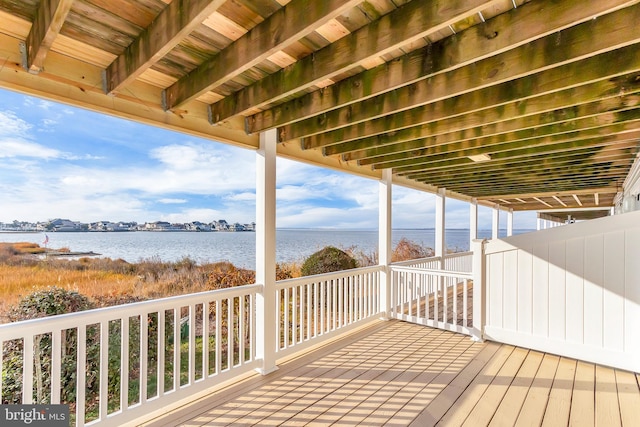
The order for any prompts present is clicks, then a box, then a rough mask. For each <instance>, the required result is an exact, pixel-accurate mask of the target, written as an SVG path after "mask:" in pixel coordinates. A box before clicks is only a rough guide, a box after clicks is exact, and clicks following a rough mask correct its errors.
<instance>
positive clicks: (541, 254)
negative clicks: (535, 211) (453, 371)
mask: <svg viewBox="0 0 640 427" xmlns="http://www.w3.org/2000/svg"><path fill="white" fill-rule="evenodd" d="M485 268H486V270H485V271H486V304H487V305H486V327H485V337H486V338H487V339H489V340H493V341H500V342H505V343H509V344H513V345H518V346H522V347H527V348H532V349H536V350H541V351H545V352H549V353H554V354H559V355H564V356H568V357H574V358H578V359H582V360H586V361H590V362H595V363H601V364H604V365H609V366H613V367H618V368H622V369H627V370H631V371H635V372H640V211H637V212H630V213H627V214H623V215H616V216H612V217H607V218H602V219H597V220H591V221H585V222H581V223H576V224H571V225H566V226H563V227H557V228H553V229H548V230H543V231H538V232H535V233H528V234H522V235H518V236H514V237H509V238H505V239H503V240H492V241H490V242H488V243H487V245H486V265H485Z"/></svg>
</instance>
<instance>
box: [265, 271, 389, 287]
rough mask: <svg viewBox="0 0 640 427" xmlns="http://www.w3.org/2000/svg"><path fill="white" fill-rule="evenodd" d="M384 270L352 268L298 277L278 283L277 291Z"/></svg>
mask: <svg viewBox="0 0 640 427" xmlns="http://www.w3.org/2000/svg"><path fill="white" fill-rule="evenodd" d="M380 270H382V266H379V265H372V266H369V267H360V268H352V269H350V270H342V271H336V272H333V273H325V274H315V275H313V276H303V277H296V278H293V279H285V280H279V281H278V282H276V288H277V289H285V288H288V287H291V286H297V285H303V284H306V283H314V282H322V281H326V280H334V279H341V278H343V277H349V276H355V275H358V274H363V273H373V272H376V271H380Z"/></svg>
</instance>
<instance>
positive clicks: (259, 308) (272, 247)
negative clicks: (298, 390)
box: [256, 129, 278, 375]
mask: <svg viewBox="0 0 640 427" xmlns="http://www.w3.org/2000/svg"><path fill="white" fill-rule="evenodd" d="M277 142H278V139H277V131H276V129H272V130H268V131H266V132H263V133H261V134H260V148H259V149H258V151H257V152H256V283H259V284H262V285H263V288H262V293H259V294H258V295H257V299H256V353H257V354H256V357H257V358H258V359H261V360H262V366H261V367H260V368H258V371H259V372H260V373H261V374H262V375H266V374H268V373H270V372H273V371H275V370H276V369H278V367H277V366H276V329H277V328H276V324H277V319H276V313H277V310H276V308H277V307H276V294H275V284H276V255H275V254H276V144H277Z"/></svg>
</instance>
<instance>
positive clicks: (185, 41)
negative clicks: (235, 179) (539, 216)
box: [0, 0, 640, 211]
mask: <svg viewBox="0 0 640 427" xmlns="http://www.w3.org/2000/svg"><path fill="white" fill-rule="evenodd" d="M638 22H640V5H639V4H638V2H637V1H623V0H607V1H597V2H595V1H591V2H583V1H563V2H558V1H555V0H531V1H524V0H490V1H474V0H465V1H462V0H460V1H434V0H411V1H405V0H402V1H398V0H393V1H392V0H375V1H362V0H340V1H338V0H335V1H334V0H331V1H309V0H291V1H288V0H261V1H251V0H195V1H190V2H187V1H181V0H173V1H171V0H109V1H104V0H20V1H15V0H0V87H3V88H8V89H11V90H17V91H20V92H24V93H28V94H33V95H36V96H41V97H45V98H48V99H53V100H57V101H61V102H65V103H68V104H72V105H75V106H81V107H85V108H89V109H92V110H96V111H100V112H104V113H107V114H113V115H116V116H120V117H125V118H129V119H132V120H137V121H140V122H145V123H149V124H153V125H157V126H162V127H166V128H169V129H173V130H177V131H181V132H186V133H190V134H194V135H197V136H201V137H205V138H210V139H215V140H218V141H222V142H227V143H231V144H235V145H239V146H243V147H248V148H254V149H255V148H257V147H258V146H259V138H258V135H259V134H260V133H261V132H263V131H266V130H270V129H277V135H278V138H279V141H280V144H278V154H279V155H281V156H287V157H290V158H293V159H298V160H301V161H306V162H311V163H315V164H319V165H323V166H326V167H331V168H337V169H340V170H344V171H348V172H352V173H357V174H360V175H363V176H369V177H374V178H375V177H381V170H383V169H391V170H392V173H393V182H394V183H395V184H400V185H405V186H408V187H412V188H416V189H423V190H427V191H437V190H438V189H439V188H446V189H447V195H448V196H451V197H456V198H459V199H462V200H471V199H476V200H478V202H479V203H481V204H487V205H495V204H499V205H501V206H503V207H505V208H508V209H513V210H514V211H519V210H538V209H549V208H563V209H564V208H589V207H611V206H612V205H613V203H614V197H615V195H616V193H618V192H619V191H620V190H621V187H622V184H623V182H624V180H625V177H626V176H627V174H628V172H629V170H630V168H631V165H632V164H633V162H634V160H635V159H636V158H637V153H638V147H639V143H638V141H639V138H640V109H639V108H638V106H639V104H640V98H639V93H640V56H639V55H638V54H637V53H638V47H639V43H640V32H639V31H638V29H637V28H638V27H637V23H638Z"/></svg>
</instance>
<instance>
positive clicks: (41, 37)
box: [23, 0, 73, 74]
mask: <svg viewBox="0 0 640 427" xmlns="http://www.w3.org/2000/svg"><path fill="white" fill-rule="evenodd" d="M72 4H73V0H42V1H41V2H40V5H39V6H38V12H37V14H36V17H35V20H34V21H33V24H32V25H31V29H30V30H29V35H28V36H27V39H26V41H25V43H24V60H23V66H24V67H25V69H26V70H28V71H29V72H30V73H33V74H37V73H39V72H40V71H42V68H43V67H44V60H45V58H46V57H47V54H48V53H49V50H50V49H51V46H52V45H53V41H54V40H55V38H56V37H57V36H58V34H59V33H60V29H61V28H62V24H64V21H65V20H66V19H67V15H68V14H69V12H70V11H71V5H72Z"/></svg>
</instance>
